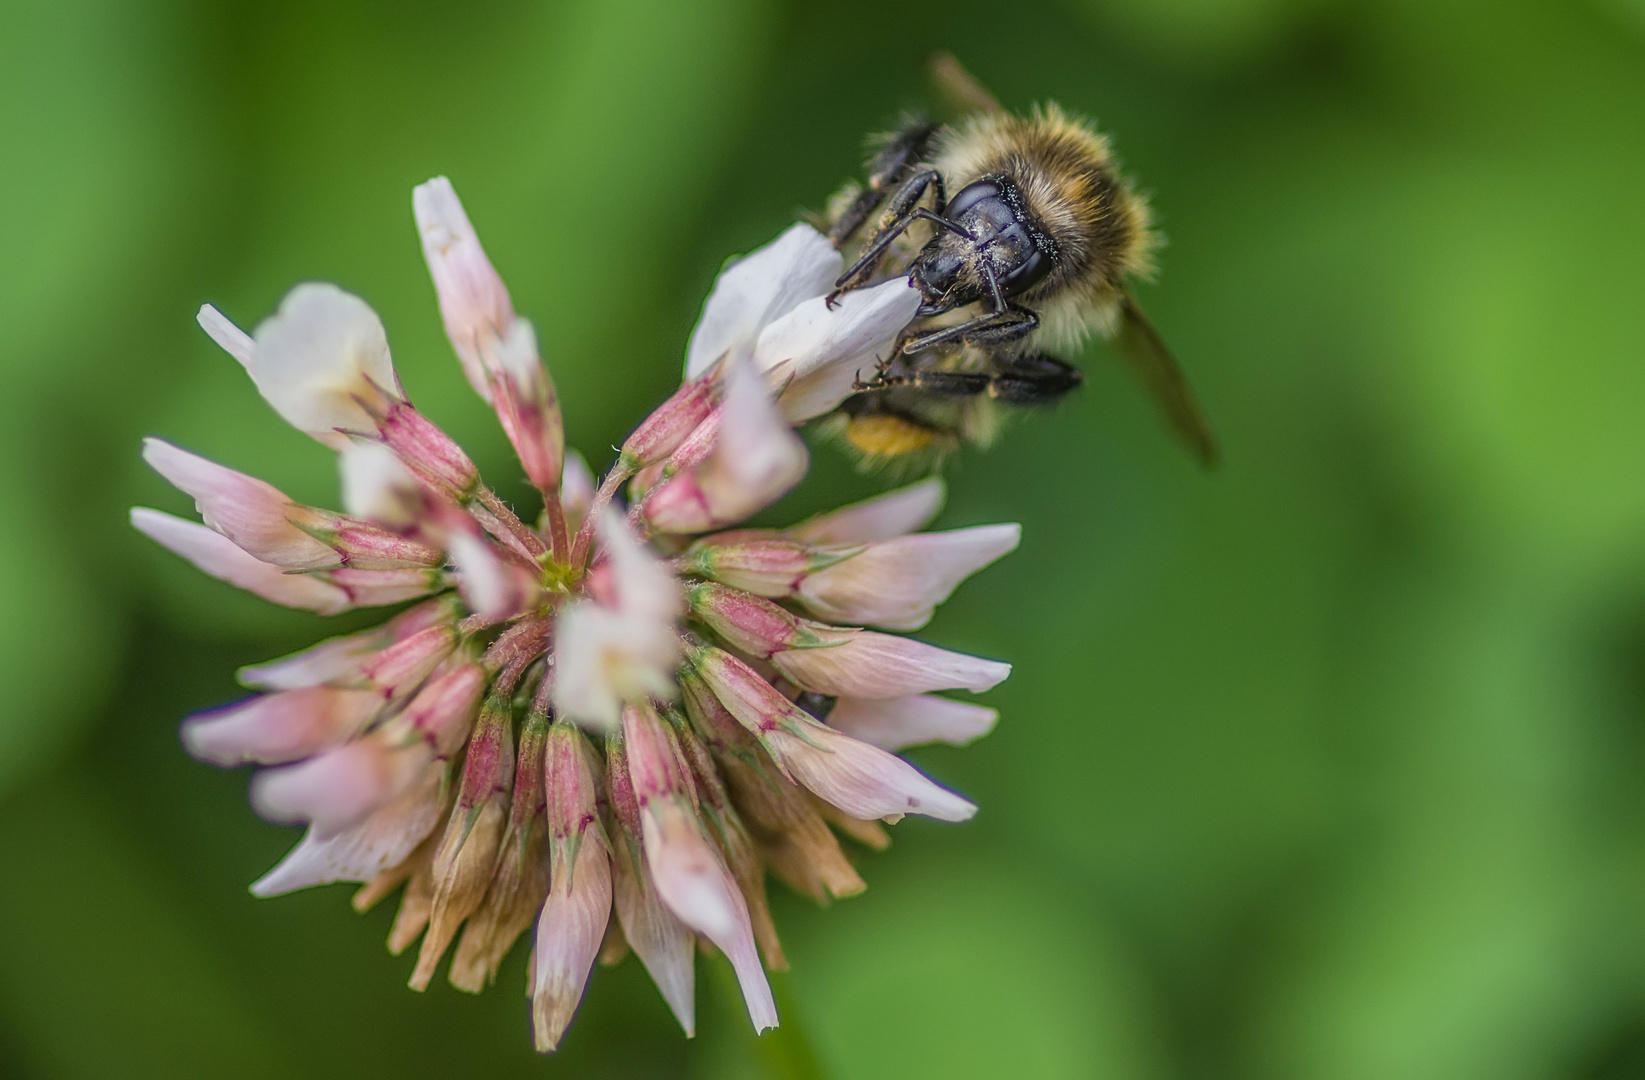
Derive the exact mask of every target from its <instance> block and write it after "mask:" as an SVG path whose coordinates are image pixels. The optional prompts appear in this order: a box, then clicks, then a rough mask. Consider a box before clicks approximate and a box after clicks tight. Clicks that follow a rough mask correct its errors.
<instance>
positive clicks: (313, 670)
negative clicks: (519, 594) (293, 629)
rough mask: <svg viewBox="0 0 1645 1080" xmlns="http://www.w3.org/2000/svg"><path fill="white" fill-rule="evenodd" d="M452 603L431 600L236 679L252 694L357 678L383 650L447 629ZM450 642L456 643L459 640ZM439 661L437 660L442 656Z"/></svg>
mask: <svg viewBox="0 0 1645 1080" xmlns="http://www.w3.org/2000/svg"><path fill="white" fill-rule="evenodd" d="M452 603H453V600H452V599H451V598H450V597H444V598H441V599H437V600H429V601H427V602H426V603H422V604H418V605H417V606H416V607H414V608H410V609H408V610H406V611H403V612H401V613H400V614H398V615H396V616H395V617H394V618H392V619H390V620H389V621H388V622H386V623H384V624H383V625H382V626H377V627H373V628H371V629H370V630H362V631H360V632H359V633H357V634H347V635H344V636H342V637H334V638H327V639H326V640H325V641H322V642H320V643H319V644H318V645H313V646H310V647H309V648H307V649H303V650H301V651H300V652H295V653H292V654H291V655H290V656H283V657H280V658H279V659H277V660H269V661H266V662H265V663H261V664H251V665H248V666H246V667H243V668H241V669H240V670H239V672H237V673H236V674H237V678H238V679H239V680H240V685H241V686H244V687H247V688H248V689H252V690H299V689H302V688H303V687H305V686H319V685H320V684H321V683H333V682H335V683H344V682H353V681H356V680H359V679H361V678H362V677H363V676H362V674H361V672H362V671H363V670H364V668H365V666H366V665H367V664H369V663H372V662H373V661H375V660H376V659H377V657H379V656H380V655H382V653H383V651H384V650H386V649H389V648H392V647H393V646H394V645H395V644H397V643H398V642H401V641H404V640H405V639H407V638H409V637H411V636H412V635H413V634H418V633H421V632H422V631H424V630H426V629H428V628H429V627H431V626H449V625H450V624H451V622H452V621H453V620H454V618H455V613H454V610H453V608H452ZM452 643H453V644H455V643H456V638H455V637H453V638H452ZM441 655H442V656H443V655H444V654H443V653H442V654H441ZM435 662H436V663H438V662H439V661H438V658H436V660H435ZM430 670H432V668H430ZM425 674H426V672H425ZM420 677H421V676H419V678H420Z"/></svg>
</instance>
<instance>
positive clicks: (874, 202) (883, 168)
mask: <svg viewBox="0 0 1645 1080" xmlns="http://www.w3.org/2000/svg"><path fill="white" fill-rule="evenodd" d="M936 133H937V125H936V124H933V123H931V122H930V121H929V120H926V119H924V118H923V117H919V118H914V119H910V120H908V121H907V122H906V123H904V124H903V126H902V127H901V128H899V129H898V130H897V132H896V133H895V134H893V135H892V136H891V138H890V140H889V141H887V142H886V144H885V145H884V146H882V147H881V148H880V150H879V152H878V153H877V154H875V155H874V159H873V160H872V161H870V162H869V163H868V183H867V184H866V185H865V186H864V187H863V189H862V190H861V191H859V192H857V197H856V198H855V199H853V200H851V205H850V206H847V207H846V208H845V210H844V212H843V213H841V214H840V217H839V220H837V221H835V222H834V224H833V227H831V228H830V229H829V230H828V239H829V242H830V243H832V244H833V245H834V246H835V247H837V248H838V247H844V246H845V245H846V244H847V243H849V242H850V240H851V238H852V237H853V236H855V235H856V233H857V230H858V229H860V228H862V226H863V222H865V221H867V220H868V215H870V214H872V213H873V212H874V208H875V207H877V206H879V205H880V203H882V202H884V201H885V197H886V194H887V193H888V192H890V191H891V190H892V189H894V188H897V187H900V186H901V185H902V184H903V183H904V182H906V181H907V179H908V175H909V173H910V172H911V171H912V170H913V168H914V166H915V165H916V164H917V163H918V162H919V161H920V159H921V158H923V157H925V152H926V151H927V150H928V149H930V146H931V137H932V136H933V135H935V134H936Z"/></svg>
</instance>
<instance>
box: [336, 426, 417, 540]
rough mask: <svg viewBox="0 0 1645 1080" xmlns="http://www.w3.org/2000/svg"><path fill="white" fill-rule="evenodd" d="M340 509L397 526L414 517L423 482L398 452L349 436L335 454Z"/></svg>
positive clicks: (383, 523)
mask: <svg viewBox="0 0 1645 1080" xmlns="http://www.w3.org/2000/svg"><path fill="white" fill-rule="evenodd" d="M337 472H338V476H339V478H340V479H341V481H342V489H343V509H345V510H347V511H348V512H349V513H350V514H352V515H353V516H355V517H357V518H364V519H365V520H367V521H375V522H378V523H379V524H382V525H387V526H388V527H389V528H393V529H398V528H403V527H405V526H407V525H410V524H411V523H412V522H413V521H414V520H416V518H417V515H418V513H419V511H420V510H421V507H422V501H423V494H422V485H420V484H419V483H418V482H417V478H416V477H415V476H413V475H412V473H411V470H410V469H408V468H406V464H405V462H403V461H401V460H400V455H399V454H396V453H395V452H394V451H393V450H390V449H389V448H388V447H386V446H384V445H383V444H382V443H380V442H376V441H374V440H370V439H350V440H348V442H346V443H345V444H344V445H343V447H342V450H341V452H340V453H338V455H337Z"/></svg>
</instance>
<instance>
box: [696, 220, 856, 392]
mask: <svg viewBox="0 0 1645 1080" xmlns="http://www.w3.org/2000/svg"><path fill="white" fill-rule="evenodd" d="M844 265H845V264H844V261H843V260H842V259H841V258H840V253H839V252H838V251H836V250H835V249H834V245H832V244H830V243H829V242H828V238H827V237H825V236H823V235H822V234H821V233H819V232H818V231H817V230H815V229H813V228H812V227H811V226H809V225H803V224H801V225H794V226H791V227H790V228H789V229H788V230H787V231H786V232H784V233H783V234H782V235H781V236H779V237H777V239H775V240H773V241H772V242H771V243H769V244H767V245H766V246H765V247H763V248H760V249H759V250H757V251H753V252H750V253H749V254H748V255H746V256H744V257H743V258H741V259H738V260H737V261H736V262H734V263H732V264H731V265H730V266H728V267H726V268H725V269H724V270H722V271H721V272H720V276H719V277H718V278H717V279H716V280H715V282H714V290H713V291H712V292H711V293H709V295H708V301H707V302H706V303H705V304H704V305H703V313H702V317H701V318H700V319H698V320H697V325H696V328H695V329H693V330H692V331H691V341H690V343H689V344H688V345H687V346H686V354H685V356H686V360H685V374H686V378H688V379H694V378H696V377H697V376H699V375H701V374H703V373H704V372H706V371H707V370H708V369H709V368H711V367H713V366H714V364H715V363H716V362H717V361H718V360H719V359H720V358H721V357H722V356H725V355H726V354H728V353H729V354H730V355H731V358H732V360H733V361H736V360H739V359H741V358H743V357H746V356H747V355H749V354H750V353H751V352H752V351H753V349H754V343H755V341H756V340H757V339H758V338H759V336H760V331H761V330H762V329H764V328H765V326H766V325H767V324H768V323H770V322H772V321H773V320H775V319H777V318H780V317H781V316H783V315H785V314H787V313H788V312H789V311H791V310H793V308H794V307H795V306H796V305H798V304H799V303H800V302H801V301H803V300H808V299H810V298H811V297H814V296H821V295H823V293H825V292H827V291H828V290H829V289H830V288H831V287H832V286H833V284H834V279H835V278H837V277H839V275H840V270H841V269H843V267H844Z"/></svg>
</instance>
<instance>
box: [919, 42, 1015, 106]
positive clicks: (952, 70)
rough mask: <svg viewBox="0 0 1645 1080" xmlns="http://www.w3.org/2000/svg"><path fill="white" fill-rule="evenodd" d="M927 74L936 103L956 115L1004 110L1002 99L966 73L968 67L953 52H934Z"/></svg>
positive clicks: (928, 63)
mask: <svg viewBox="0 0 1645 1080" xmlns="http://www.w3.org/2000/svg"><path fill="white" fill-rule="evenodd" d="M926 71H927V74H928V75H929V76H930V78H931V90H932V92H933V94H934V95H935V96H936V99H937V103H938V104H939V105H940V106H941V107H942V108H943V110H944V111H946V112H949V113H951V114H953V116H955V117H961V116H970V115H971V114H973V113H997V112H1004V111H1005V109H1004V107H1003V106H1001V105H1000V100H999V98H997V97H995V96H994V95H993V94H992V93H990V92H989V90H988V88H987V87H986V86H984V85H983V84H982V83H980V82H978V81H977V77H976V76H975V75H973V74H971V73H970V72H969V71H967V70H965V65H964V64H961V63H960V62H959V60H957V59H955V57H954V54H953V53H951V52H938V53H932V54H931V59H930V60H929V61H927V64H926Z"/></svg>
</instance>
